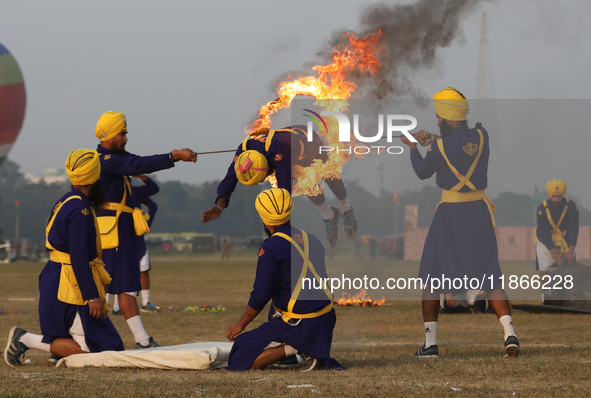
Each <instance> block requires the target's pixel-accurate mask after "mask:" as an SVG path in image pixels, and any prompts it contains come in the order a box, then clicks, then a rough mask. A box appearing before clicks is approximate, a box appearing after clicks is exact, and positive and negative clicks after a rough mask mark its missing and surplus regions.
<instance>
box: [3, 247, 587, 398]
mask: <svg viewBox="0 0 591 398" xmlns="http://www.w3.org/2000/svg"><path fill="white" fill-rule="evenodd" d="M156 260H157V261H154V264H153V270H152V272H151V278H152V289H151V291H152V301H153V302H154V303H156V305H159V306H176V307H187V306H198V305H203V304H213V305H217V304H221V305H223V306H224V307H225V308H226V311H223V312H219V313H193V312H185V311H178V312H161V313H158V314H145V315H143V316H142V320H143V322H144V325H145V327H146V330H147V331H148V333H150V334H151V335H153V336H154V338H155V339H156V340H157V341H158V342H160V343H161V344H163V345H172V344H181V343H189V342H195V341H224V340H225V337H224V336H225V331H226V328H227V327H228V326H229V325H230V324H231V323H232V322H234V321H236V320H237V319H238V318H239V317H240V315H241V314H242V312H243V311H244V308H245V306H246V302H247V300H248V296H249V293H250V289H251V287H252V282H253V278H254V270H255V266H256V265H255V264H256V258H255V257H252V259H246V260H245V259H243V260H239V261H230V262H227V263H221V262H220V261H219V260H217V259H202V258H186V259H181V258H175V259H174V261H161V260H162V259H156ZM158 260H160V261H158ZM392 264H393V266H396V264H399V263H392ZM520 266H523V267H533V265H532V264H531V263H525V264H503V268H504V269H505V268H506V267H517V268H519V267H520ZM42 267H43V264H39V263H36V264H35V263H18V264H7V265H4V264H0V278H1V279H0V280H1V281H2V282H1V285H0V286H1V288H0V309H2V310H4V311H7V310H13V311H23V310H26V311H29V313H28V314H23V313H18V314H4V315H0V347H2V348H4V346H5V344H6V337H7V335H8V331H9V329H10V327H11V326H12V325H18V326H20V327H22V328H24V329H26V330H28V331H30V332H33V333H39V332H40V330H39V324H38V313H37V297H38V293H37V277H38V275H39V272H40V271H41V269H42ZM404 267H408V268H409V269H411V268H412V269H416V268H417V263H408V264H406V265H405V266H404ZM528 269H529V268H528ZM15 299H19V300H23V299H33V300H34V301H13V300H15ZM388 304H391V305H388V306H384V307H380V308H357V307H340V308H337V315H338V322H337V326H336V329H335V333H334V342H333V349H332V351H333V356H334V357H335V358H337V359H338V360H339V361H340V362H341V363H342V364H343V365H344V366H345V367H347V368H348V370H347V371H345V372H326V371H319V372H311V373H300V372H296V371H278V370H272V371H247V372H242V373H234V372H232V373H230V372H225V371H183V370H178V371H164V370H140V369H101V368H85V369H67V368H54V367H52V366H51V365H50V364H49V363H48V362H47V361H46V359H47V358H48V355H47V354H46V353H42V352H39V351H35V350H30V351H28V352H27V356H26V357H27V358H28V359H31V361H32V364H31V365H26V366H23V367H21V368H11V367H9V366H7V365H5V364H2V365H0V396H2V397H4V396H10V397H31V396H44V397H54V396H69V397H101V396H108V397H112V396H121V397H147V396H155V397H156V396H158V397H160V396H182V397H227V396H246V397H261V396H316V395H318V394H316V393H315V392H312V391H311V390H312V389H313V390H315V391H317V392H320V393H321V396H409V397H412V396H444V397H445V396H454V397H456V396H470V397H474V396H476V397H478V396H507V397H512V396H514V394H513V393H515V396H538V397H545V396H565V395H566V396H589V395H590V394H591V372H590V371H589V369H590V366H591V343H590V340H589V327H588V325H589V321H590V320H591V317H589V316H588V315H532V314H528V313H524V312H517V311H516V312H515V313H514V315H513V320H514V325H515V329H516V332H517V334H518V336H519V338H520V341H521V343H522V356H521V357H520V358H517V359H505V358H503V346H502V343H503V332H502V328H501V326H500V325H499V323H498V321H497V320H496V317H495V316H494V315H442V316H441V317H440V322H439V326H438V343H439V347H440V353H441V355H442V357H441V359H439V360H417V359H415V358H413V357H412V353H413V352H414V351H415V350H416V349H417V348H418V347H419V345H420V344H421V343H422V342H423V340H424V333H423V322H422V316H421V304H420V302H419V301H390V302H388ZM264 313H266V311H264ZM112 319H113V322H114V324H115V326H116V327H117V329H118V330H119V332H120V334H121V337H122V338H123V340H124V342H125V346H126V348H133V346H134V342H133V337H132V335H131V332H130V331H129V328H128V327H127V325H126V324H125V321H124V320H123V318H122V317H113V318H112ZM264 320H265V317H263V316H262V314H261V316H259V318H258V319H256V320H255V321H254V322H253V323H252V324H251V326H250V327H256V326H258V325H259V324H260V323H261V322H263V321H264ZM301 384H313V387H312V388H305V387H302V388H287V386H288V385H301ZM451 387H454V388H460V389H461V391H454V390H452V388H451Z"/></svg>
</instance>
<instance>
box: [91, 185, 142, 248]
mask: <svg viewBox="0 0 591 398" xmlns="http://www.w3.org/2000/svg"><path fill="white" fill-rule="evenodd" d="M123 184H124V187H123V200H122V201H121V203H112V202H108V203H105V205H104V206H103V208H104V209H106V210H114V211H116V212H117V213H116V214H115V216H103V217H99V218H98V222H99V226H100V231H101V239H102V243H103V247H104V248H105V249H113V248H116V247H118V246H119V227H118V223H119V216H120V215H121V213H131V215H132V217H133V227H134V229H135V233H136V235H137V236H142V235H143V234H145V233H146V232H150V227H149V226H148V222H147V220H148V219H149V218H150V216H149V215H147V214H146V213H145V212H144V211H143V210H142V209H140V208H138V207H136V208H133V209H132V208H131V207H129V206H126V205H125V201H126V200H127V191H129V194H130V195H131V184H130V183H129V180H128V178H127V176H124V177H123Z"/></svg>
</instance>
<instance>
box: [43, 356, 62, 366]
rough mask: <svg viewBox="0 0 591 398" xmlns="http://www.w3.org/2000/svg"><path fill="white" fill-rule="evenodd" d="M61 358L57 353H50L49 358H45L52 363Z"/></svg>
mask: <svg viewBox="0 0 591 398" xmlns="http://www.w3.org/2000/svg"><path fill="white" fill-rule="evenodd" d="M60 359H62V357H60V356H59V355H57V354H51V356H50V357H49V359H48V360H47V362H49V363H52V364H54V365H55V364H56V363H58V362H59V360H60Z"/></svg>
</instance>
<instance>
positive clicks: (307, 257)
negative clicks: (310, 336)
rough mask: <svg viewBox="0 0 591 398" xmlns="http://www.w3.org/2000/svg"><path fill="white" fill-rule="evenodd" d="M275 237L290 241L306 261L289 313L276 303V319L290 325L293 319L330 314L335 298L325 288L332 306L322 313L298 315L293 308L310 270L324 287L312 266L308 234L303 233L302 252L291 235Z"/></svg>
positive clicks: (292, 297)
mask: <svg viewBox="0 0 591 398" xmlns="http://www.w3.org/2000/svg"><path fill="white" fill-rule="evenodd" d="M275 235H277V236H280V237H282V238H284V239H285V240H287V241H289V242H290V243H291V244H292V245H293V246H294V247H295V248H296V249H297V251H298V252H299V253H300V255H301V256H302V258H303V259H304V264H303V266H302V272H301V273H300V277H299V278H298V282H297V283H296V287H295V289H294V290H293V293H292V294H291V297H290V299H289V304H288V306H287V311H283V310H281V309H279V308H278V307H277V306H276V305H275V303H273V306H274V307H275V310H276V311H277V312H276V313H275V315H274V317H281V319H283V321H285V322H286V323H288V322H289V321H290V320H291V319H310V318H317V317H319V316H321V315H324V314H326V313H327V312H329V311H330V310H331V309H332V306H333V303H332V298H333V297H332V293H331V292H330V289H328V287H325V288H324V289H323V290H324V293H326V296H327V297H328V299H329V300H330V304H328V305H327V306H326V307H324V308H323V309H321V310H320V311H316V312H311V313H308V314H296V313H294V312H293V307H294V306H295V304H296V301H297V299H298V296H299V295H300V292H301V290H302V280H303V279H304V278H305V277H306V274H307V272H308V270H310V271H312V274H314V278H316V280H317V281H318V282H319V283H320V284H321V286H322V283H323V281H322V278H320V275H318V273H317V272H316V269H315V268H314V265H312V263H311V262H310V247H309V240H308V234H307V233H306V231H302V236H303V237H304V250H302V248H301V247H300V246H299V245H298V244H297V243H296V242H294V241H293V240H292V239H291V237H290V236H289V235H286V234H284V233H282V232H276V233H274V234H273V236H275Z"/></svg>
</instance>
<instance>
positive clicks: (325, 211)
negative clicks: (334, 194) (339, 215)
mask: <svg viewBox="0 0 591 398" xmlns="http://www.w3.org/2000/svg"><path fill="white" fill-rule="evenodd" d="M316 207H318V210H320V212H321V213H322V217H324V219H325V220H331V219H332V218H333V217H334V211H332V209H331V208H330V206H329V205H328V203H326V201H325V202H323V203H322V204H321V205H318V206H316Z"/></svg>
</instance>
